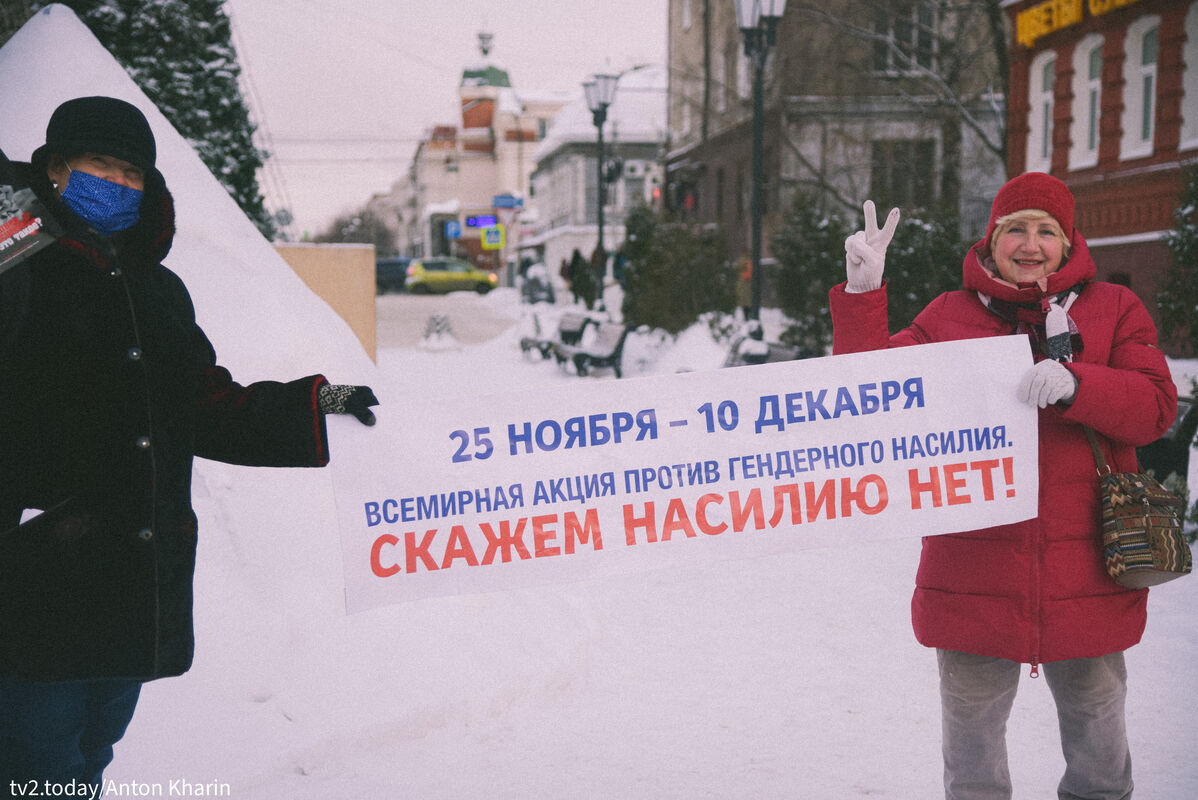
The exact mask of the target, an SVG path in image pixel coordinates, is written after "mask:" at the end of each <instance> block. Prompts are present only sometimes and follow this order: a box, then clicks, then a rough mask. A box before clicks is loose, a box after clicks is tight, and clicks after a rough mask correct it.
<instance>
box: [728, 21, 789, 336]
mask: <svg viewBox="0 0 1198 800" xmlns="http://www.w3.org/2000/svg"><path fill="white" fill-rule="evenodd" d="M733 1H734V2H735V3H736V25H737V27H738V28H740V32H741V35H743V36H744V40H745V58H747V59H748V60H749V63H750V64H751V65H752V66H753V196H752V226H753V227H752V232H751V235H750V247H751V248H752V250H751V258H752V260H753V276H752V284H751V286H752V311H751V312H750V313H751V314H752V317H753V319H760V318H761V283H762V275H761V210H762V205H763V203H762V200H763V198H762V186H763V184H764V183H765V165H764V164H763V158H762V149H763V144H762V139H763V138H764V127H765V122H764V117H765V100H764V97H763V89H762V79H763V76H764V74H765V61H766V58H767V57H768V56H769V51H770V47H772V46H773V44H774V37H775V31H776V30H777V27H778V21H779V20H780V19H782V13H783V11H785V9H786V0H733Z"/></svg>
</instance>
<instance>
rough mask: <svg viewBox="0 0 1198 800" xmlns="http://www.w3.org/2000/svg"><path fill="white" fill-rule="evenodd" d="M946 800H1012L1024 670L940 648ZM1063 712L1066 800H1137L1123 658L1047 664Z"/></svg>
mask: <svg viewBox="0 0 1198 800" xmlns="http://www.w3.org/2000/svg"><path fill="white" fill-rule="evenodd" d="M936 653H937V660H938V661H939V664H940V705H941V713H942V715H943V737H944V738H943V747H944V797H945V800H1010V797H1011V774H1010V771H1009V770H1008V768H1007V741H1006V733H1007V718H1008V717H1009V716H1010V713H1011V706H1012V704H1013V703H1014V702H1015V692H1016V690H1017V689H1018V687H1019V672H1020V669H1021V666H1022V665H1021V664H1019V663H1018V662H1015V661H1008V660H1006V659H1002V658H989V657H987V656H976V655H971V654H969V653H958V652H956V651H953V650H938V651H936ZM1041 668H1042V669H1043V670H1044V678H1045V680H1046V681H1048V688H1049V689H1050V690H1051V691H1052V696H1053V700H1054V701H1056V706H1057V720H1058V722H1059V724H1060V729H1061V751H1062V752H1063V753H1064V754H1065V775H1064V776H1063V777H1062V778H1061V782H1060V784H1059V785H1058V787H1057V797H1058V798H1059V800H1130V798H1131V792H1132V780H1131V754H1130V752H1129V750H1128V746H1127V729H1126V726H1125V725H1124V714H1123V712H1124V701H1125V699H1126V697H1127V667H1126V664H1125V663H1124V660H1123V653H1111V654H1110V655H1106V656H1102V657H1100V658H1075V659H1070V660H1068V661H1056V662H1052V663H1049V664H1042V665H1041Z"/></svg>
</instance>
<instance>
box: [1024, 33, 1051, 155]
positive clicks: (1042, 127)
mask: <svg viewBox="0 0 1198 800" xmlns="http://www.w3.org/2000/svg"><path fill="white" fill-rule="evenodd" d="M1056 78H1057V54H1056V53H1055V52H1054V51H1052V50H1047V51H1045V52H1043V53H1041V54H1040V55H1038V56H1036V57H1035V59H1033V60H1032V68H1031V74H1030V76H1029V79H1030V81H1031V86H1029V87H1028V101H1029V102H1028V119H1027V124H1028V132H1027V165H1026V169H1027V171H1028V172H1048V171H1050V169H1051V168H1052V110H1053V86H1054V85H1055V84H1056Z"/></svg>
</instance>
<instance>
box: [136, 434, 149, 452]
mask: <svg viewBox="0 0 1198 800" xmlns="http://www.w3.org/2000/svg"><path fill="white" fill-rule="evenodd" d="M137 447H138V449H139V450H147V449H149V447H150V437H149V436H138V437H137Z"/></svg>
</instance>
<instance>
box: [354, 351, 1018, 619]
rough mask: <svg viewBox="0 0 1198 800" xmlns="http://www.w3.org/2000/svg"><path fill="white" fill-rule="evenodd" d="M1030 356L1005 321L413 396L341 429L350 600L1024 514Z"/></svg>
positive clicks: (469, 588) (482, 586) (381, 600)
mask: <svg viewBox="0 0 1198 800" xmlns="http://www.w3.org/2000/svg"><path fill="white" fill-rule="evenodd" d="M1031 363H1032V361H1031V354H1030V351H1029V350H1028V346H1027V339H1026V337H1022V336H1009V337H998V338H988V339H971V340H967V341H959V342H945V343H940V344H931V345H922V346H919V347H906V348H899V349H895V350H884V351H875V352H869V353H859V354H853V355H843V356H834V357H830V358H819V359H809V360H805V361H791V362H784V363H776V364H763V365H760V366H753V367H735V368H730V369H722V370H717V371H713V372H703V373H684V374H679V375H669V376H660V377H651V378H639V379H631V380H602V381H597V380H593V379H587V378H580V379H578V380H577V381H574V382H568V383H567V382H563V383H561V384H555V385H553V386H552V387H548V388H537V389H532V390H527V389H525V390H521V389H519V388H514V389H513V390H512V391H511V392H510V393H507V394H500V395H492V396H487V397H471V396H469V395H468V394H461V395H455V396H451V397H435V398H425V399H424V402H421V400H420V399H419V398H415V397H412V398H405V402H404V404H402V405H400V404H397V403H392V404H391V405H389V406H386V407H383V408H382V409H381V411H380V413H379V414H378V416H379V424H378V425H377V426H376V427H374V428H364V427H361V426H357V425H354V426H338V428H337V432H336V441H335V442H334V443H333V447H332V450H333V453H334V454H335V456H334V460H335V464H336V468H335V469H334V474H335V477H334V490H335V493H336V499H337V507H338V512H337V513H338V520H339V523H340V528H341V540H342V550H343V555H344V560H345V564H344V566H345V582H346V587H345V592H346V607H347V609H348V610H349V611H350V612H354V611H359V610H364V609H367V608H372V607H375V606H380V605H384V604H388V603H397V602H403V601H407V600H413V599H417V598H422V597H430V596H436V595H446V594H461V593H474V592H488V591H497V590H504V589H510V588H514V587H519V586H527V585H532V584H539V583H549V582H562V581H571V580H579V579H582V578H588V577H592V576H596V575H602V574H611V573H615V572H626V571H630V570H641V569H648V568H657V567H662V566H666V565H671V564H678V563H685V562H690V561H695V560H699V559H712V558H717V559H728V558H740V557H747V556H756V555H762V554H767V553H771V552H778V551H783V550H793V549H798V548H805V547H820V546H829V545H841V546H844V545H846V544H850V543H852V542H857V541H864V540H871V539H881V538H888V537H917V536H926V535H934V534H941V533H951V532H954V531H961V530H971V529H975V528H982V527H987V526H991V525H998V524H1002V523H1008V522H1015V521H1018V520H1022V519H1028V518H1030V517H1033V516H1035V514H1036V512H1037V494H1038V482H1039V476H1038V473H1037V467H1038V463H1037V429H1036V420H1037V414H1036V409H1035V408H1033V407H1031V406H1028V405H1026V404H1024V403H1020V402H1018V401H1017V400H1016V399H1015V386H1016V385H1017V383H1018V381H1019V378H1020V376H1021V375H1022V374H1023V372H1024V370H1026V369H1027V368H1028V367H1029V366H1030V365H1031ZM464 377H465V376H464ZM409 401H410V402H409Z"/></svg>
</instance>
